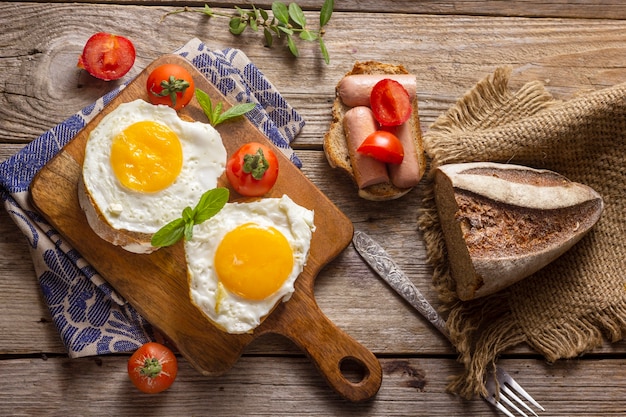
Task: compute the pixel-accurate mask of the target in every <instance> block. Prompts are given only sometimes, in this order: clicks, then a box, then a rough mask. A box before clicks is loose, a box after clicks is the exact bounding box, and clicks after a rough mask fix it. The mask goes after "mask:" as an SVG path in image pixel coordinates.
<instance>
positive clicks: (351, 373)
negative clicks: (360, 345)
mask: <svg viewBox="0 0 626 417" xmlns="http://www.w3.org/2000/svg"><path fill="white" fill-rule="evenodd" d="M339 369H340V370H341V374H342V375H343V377H344V378H346V379H347V380H348V381H350V382H351V383H353V384H358V383H359V382H361V381H363V380H365V379H367V378H368V377H369V374H370V371H369V369H368V367H367V366H365V364H364V363H363V362H361V361H360V360H359V359H357V358H354V357H345V358H343V359H341V361H340V362H339Z"/></svg>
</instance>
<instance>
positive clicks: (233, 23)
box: [228, 17, 247, 35]
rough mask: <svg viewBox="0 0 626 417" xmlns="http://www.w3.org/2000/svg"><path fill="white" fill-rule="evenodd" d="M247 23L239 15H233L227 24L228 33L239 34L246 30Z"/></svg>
mask: <svg viewBox="0 0 626 417" xmlns="http://www.w3.org/2000/svg"><path fill="white" fill-rule="evenodd" d="M246 26H247V23H246V21H245V20H242V19H241V18H240V17H233V18H232V19H230V22H229V24H228V28H229V30H230V33H232V34H233V35H241V34H242V33H243V31H244V30H246Z"/></svg>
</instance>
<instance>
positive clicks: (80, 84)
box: [0, 2, 626, 148]
mask: <svg viewBox="0 0 626 417" xmlns="http://www.w3.org/2000/svg"><path fill="white" fill-rule="evenodd" d="M496 3H498V2H496ZM501 3H510V2H501ZM168 10H170V9H169V8H166V7H145V8H141V7H139V6H119V5H87V4H84V5H80V6H79V7H74V5H72V4H68V3H58V4H49V5H46V7H41V5H40V4H38V3H4V4H2V5H0V25H2V26H3V27H4V28H6V29H5V30H4V31H3V32H2V33H0V44H2V45H6V46H5V47H4V48H3V51H2V54H1V56H0V68H2V72H1V73H0V85H2V90H1V92H2V94H1V95H0V137H2V138H3V139H2V140H3V141H5V142H22V143H23V142H27V141H29V140H31V139H32V138H34V137H36V136H37V135H39V134H41V133H42V132H43V131H45V130H46V129H48V128H50V127H52V126H54V125H55V124H57V123H58V122H60V121H62V120H63V119H65V118H66V117H68V116H70V115H71V114H73V113H74V112H76V111H78V110H80V109H81V108H82V107H84V106H86V105H88V104H90V103H91V102H92V101H93V100H95V99H96V98H98V97H100V96H101V95H103V94H104V93H106V92H107V91H109V90H110V89H112V88H113V87H114V86H115V85H117V84H118V82H109V83H106V82H102V81H98V80H95V79H93V78H91V77H89V76H88V75H86V73H84V72H81V71H79V70H77V69H76V68H75V65H74V63H75V60H76V58H77V56H78V55H79V54H80V51H81V50H82V46H83V45H84V42H85V41H86V39H87V38H88V37H89V36H90V35H91V34H92V33H94V32H95V31H98V30H109V31H112V32H118V33H125V34H126V35H127V36H129V37H130V38H131V39H132V40H133V41H134V42H135V43H136V47H137V50H138V57H137V61H136V64H135V67H134V68H133V69H132V70H131V72H130V73H129V75H128V77H126V78H125V79H128V78H129V77H132V76H133V75H136V74H137V73H138V72H139V71H140V70H141V69H143V68H144V67H145V66H146V65H147V64H148V63H149V62H151V61H152V60H154V59H155V58H157V57H158V56H160V55H162V54H164V53H168V52H171V51H173V50H175V49H176V48H177V47H179V46H181V45H183V44H184V43H185V42H186V41H187V40H189V39H190V38H191V37H198V38H200V39H203V40H206V41H207V42H208V43H209V44H210V45H212V46H214V47H216V48H223V47H229V46H231V47H236V48H241V49H242V50H244V51H245V52H246V53H247V54H248V55H249V57H250V58H251V59H252V60H253V62H255V64H257V65H258V66H259V68H260V69H261V70H262V71H263V72H264V73H265V74H266V75H267V77H268V78H269V79H270V80H271V81H273V82H274V83H275V84H276V86H277V87H278V89H279V90H280V91H281V92H282V93H283V94H284V95H285V97H286V98H287V100H288V101H289V102H290V103H291V104H292V105H293V106H294V107H295V108H296V109H297V110H298V111H300V112H301V113H302V115H303V116H304V118H305V120H306V121H307V126H306V127H305V129H304V131H303V132H302V134H301V135H300V137H299V138H298V139H297V141H296V142H295V145H294V146H296V147H305V148H308V147H312V146H313V147H318V148H319V146H320V144H321V141H322V136H323V133H324V132H325V130H326V129H327V128H328V124H329V122H330V103H331V101H332V99H333V96H334V86H335V84H336V83H337V81H338V80H339V79H340V78H341V76H342V75H343V74H344V73H345V72H347V71H348V70H349V69H350V68H351V67H352V64H353V63H354V61H356V60H368V59H375V60H382V61H389V62H401V63H403V64H404V65H406V66H407V68H408V69H410V70H411V71H412V72H414V73H415V74H416V75H417V77H418V79H419V88H418V94H419V96H420V112H421V120H422V129H423V130H426V129H427V127H428V126H429V125H430V123H432V121H434V119H435V118H436V117H437V116H438V115H440V114H441V113H442V112H444V111H445V110H446V109H447V108H449V106H450V105H451V104H452V103H453V102H454V101H455V100H456V99H457V98H458V97H459V96H460V95H462V94H463V92H465V91H466V90H467V89H468V88H470V87H471V86H472V85H473V84H474V83H475V82H476V81H477V80H479V79H481V78H483V77H485V76H486V75H488V74H489V73H491V72H492V71H493V70H494V69H495V68H496V67H497V66H501V65H511V66H513V67H514V68H515V72H514V79H513V82H514V83H513V85H512V87H519V86H520V85H521V84H522V83H523V82H526V81H529V80H536V79H539V80H542V81H544V82H545V83H546V84H547V86H548V88H549V89H550V90H551V91H552V92H553V93H554V94H555V96H557V97H559V98H563V97H569V96H571V95H572V94H575V93H576V92H578V91H580V90H588V89H596V88H601V87H603V86H608V85H612V84H615V83H618V82H621V81H622V80H624V79H626V69H624V66H623V65H622V64H621V63H622V62H623V60H624V58H625V57H626V48H624V46H623V45H624V42H625V41H626V22H625V21H620V20H585V21H584V25H581V21H580V20H579V19H527V18H508V17H484V16H448V17H446V18H442V17H441V16H431V15H409V14H389V15H385V14H381V13H339V12H338V13H336V14H335V15H334V16H333V18H332V20H331V23H330V25H329V26H328V29H327V32H326V35H325V40H326V44H327V46H328V49H329V52H330V55H331V60H332V61H331V64H330V65H325V64H324V63H323V62H322V61H321V59H320V55H319V51H318V50H317V46H316V45H315V44H304V43H303V44H301V46H300V50H301V56H300V58H297V59H293V58H290V54H289V52H288V51H287V50H286V48H284V45H281V44H280V42H279V43H278V44H276V45H275V46H274V47H273V48H272V49H268V48H262V47H260V45H262V42H263V41H262V37H261V36H260V35H259V34H258V33H253V32H246V33H244V35H242V36H241V37H235V36H233V35H231V34H230V33H229V32H228V29H227V23H226V21H225V20H217V19H215V20H211V21H208V20H207V19H206V18H205V17H203V16H201V15H198V14H195V13H194V14H184V15H176V16H170V17H168V18H167V19H165V21H164V22H162V23H159V20H160V18H161V17H162V16H163V15H164V13H166V12H167V11H168ZM70 16H71V17H70ZM138 16H141V18H138ZM33 22H38V24H33ZM101 22H107V23H106V25H102V23H101ZM129 22H132V23H129ZM371 33H376V38H375V39H374V38H370V36H369V35H370V34H371ZM400 33H402V36H399V34H400ZM18 39H19V42H17V40H18ZM364 39H371V40H369V41H364ZM277 60H279V61H280V62H283V64H281V65H276V62H277ZM583 62H584V65H582V64H581V63H583Z"/></svg>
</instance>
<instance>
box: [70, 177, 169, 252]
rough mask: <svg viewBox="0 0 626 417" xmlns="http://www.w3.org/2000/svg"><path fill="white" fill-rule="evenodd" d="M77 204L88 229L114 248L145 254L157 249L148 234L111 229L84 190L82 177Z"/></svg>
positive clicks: (79, 181)
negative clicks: (83, 214)
mask: <svg viewBox="0 0 626 417" xmlns="http://www.w3.org/2000/svg"><path fill="white" fill-rule="evenodd" d="M78 203H79V205H80V208H81V209H82V210H83V212H84V213H85V217H86V218H87V223H88V224H89V227H91V229H92V230H93V231H94V232H95V233H96V234H97V235H98V236H99V237H100V238H101V239H103V240H105V241H107V242H109V243H111V244H113V245H115V246H121V247H122V248H124V249H125V250H127V251H129V252H133V253H142V254H147V253H151V252H154V251H155V250H157V249H158V248H156V247H154V246H152V244H151V243H150V241H151V239H152V235H150V234H147V233H140V232H131V231H129V230H118V229H115V228H113V226H111V225H110V224H109V222H108V221H107V220H106V218H105V217H104V216H103V215H102V213H101V212H100V210H99V209H98V208H97V207H96V204H95V202H94V201H93V200H92V198H91V196H90V194H89V192H88V191H87V189H86V188H85V182H84V181H83V177H82V175H81V176H80V177H79V180H78Z"/></svg>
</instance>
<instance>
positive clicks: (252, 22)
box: [248, 16, 259, 32]
mask: <svg viewBox="0 0 626 417" xmlns="http://www.w3.org/2000/svg"><path fill="white" fill-rule="evenodd" d="M248 24H249V25H250V29H252V30H253V31H255V32H257V31H258V30H259V25H257V22H256V16H255V17H251V18H250V21H249V22H248Z"/></svg>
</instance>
